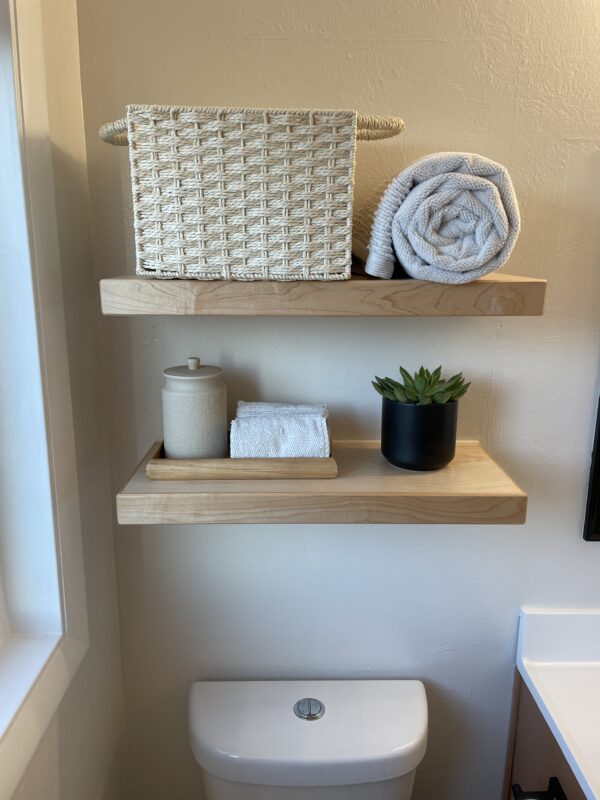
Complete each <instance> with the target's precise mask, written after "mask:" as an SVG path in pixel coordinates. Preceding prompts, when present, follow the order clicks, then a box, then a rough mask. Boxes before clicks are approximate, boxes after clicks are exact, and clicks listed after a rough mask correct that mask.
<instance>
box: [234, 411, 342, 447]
mask: <svg viewBox="0 0 600 800" xmlns="http://www.w3.org/2000/svg"><path fill="white" fill-rule="evenodd" d="M230 447H231V458H328V457H329V454H330V450H331V448H330V444H329V429H328V426H327V419H326V418H325V417H324V416H323V415H321V416H318V415H316V414H310V415H308V414H306V415H298V414H288V415H287V416H275V415H273V414H266V415H263V416H242V417H241V418H239V417H238V418H237V419H234V420H233V422H232V423H231V438H230Z"/></svg>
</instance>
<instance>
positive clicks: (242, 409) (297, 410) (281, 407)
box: [236, 400, 327, 419]
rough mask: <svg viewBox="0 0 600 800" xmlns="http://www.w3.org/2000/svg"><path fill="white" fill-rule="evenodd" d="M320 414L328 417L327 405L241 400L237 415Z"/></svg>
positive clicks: (285, 415)
mask: <svg viewBox="0 0 600 800" xmlns="http://www.w3.org/2000/svg"><path fill="white" fill-rule="evenodd" d="M292 415H293V416H307V415H309V416H318V417H327V406H325V405H321V404H317V403H315V404H308V403H248V402H246V401H245V400H240V401H239V402H238V404H237V411H236V417H237V419H241V418H242V417H266V416H278V417H287V416H292Z"/></svg>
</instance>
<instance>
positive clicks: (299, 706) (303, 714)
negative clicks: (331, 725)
mask: <svg viewBox="0 0 600 800" xmlns="http://www.w3.org/2000/svg"><path fill="white" fill-rule="evenodd" d="M324 713H325V704H324V703H322V702H321V701H320V700H316V699H315V698H314V697H303V698H302V700H298V702H297V703H296V704H295V705H294V714H295V715H296V716H297V717H300V719H306V720H309V721H311V720H315V719H321V717H322V716H323V714H324Z"/></svg>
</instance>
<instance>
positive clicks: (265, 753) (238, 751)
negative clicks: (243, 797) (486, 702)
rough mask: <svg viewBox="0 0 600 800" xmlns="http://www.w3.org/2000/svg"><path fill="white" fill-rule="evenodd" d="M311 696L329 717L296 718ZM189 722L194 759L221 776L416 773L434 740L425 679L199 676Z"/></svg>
mask: <svg viewBox="0 0 600 800" xmlns="http://www.w3.org/2000/svg"><path fill="white" fill-rule="evenodd" d="M311 697H312V698H315V699H317V700H319V701H320V702H321V703H322V704H323V706H324V713H323V716H321V717H320V718H319V719H314V720H307V719H302V718H300V717H298V716H297V715H296V714H295V713H294V705H295V704H296V702H297V701H298V700H300V699H302V698H311ZM303 708H304V710H306V705H305V706H304V707H303ZM313 708H314V706H313ZM189 727H190V741H191V745H192V750H193V752H194V755H195V757H196V760H197V761H198V763H199V764H200V765H201V766H202V768H203V769H204V770H206V772H209V773H211V774H212V775H216V776H217V777H219V778H224V779H226V780H230V781H237V782H240V783H254V784H263V785H266V786H342V785H350V784H356V783H371V782H374V781H382V780H390V779H392V778H397V777H399V776H400V775H405V774H407V773H409V772H412V771H413V770H414V769H416V767H417V766H418V764H419V763H420V761H421V760H422V758H423V756H424V755H425V748H426V744H427V699H426V697H425V688H424V686H423V684H422V683H421V682H420V681H404V680H394V681H379V680H373V681H202V682H199V683H194V684H193V685H192V688H191V690H190V696H189Z"/></svg>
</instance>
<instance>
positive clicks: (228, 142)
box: [100, 105, 404, 281]
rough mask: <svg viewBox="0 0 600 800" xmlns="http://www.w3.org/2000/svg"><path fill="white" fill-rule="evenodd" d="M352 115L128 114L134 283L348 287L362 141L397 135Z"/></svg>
mask: <svg viewBox="0 0 600 800" xmlns="http://www.w3.org/2000/svg"><path fill="white" fill-rule="evenodd" d="M403 127H404V124H403V122H402V120H400V119H397V118H395V117H360V116H358V115H357V114H356V112H355V111H286V110H266V109H222V108H221V109H220V108H183V107H171V106H139V105H131V106H127V117H126V118H125V119H122V120H119V121H117V122H113V123H108V124H107V125H104V126H103V127H102V128H101V129H100V136H101V138H102V139H104V140H105V141H107V142H110V143H111V144H119V145H126V144H129V154H130V157H129V160H130V166H131V181H132V189H133V214H134V228H135V242H136V272H137V274H138V275H147V276H152V277H155V278H198V279H200V280H220V279H225V280H228V279H235V280H282V281H283V280H343V279H346V278H349V277H350V259H351V240H352V194H353V178H354V156H355V149H356V139H357V138H358V139H364V140H368V139H383V138H387V137H389V136H394V135H396V134H398V133H400V132H401V131H402V129H403Z"/></svg>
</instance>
